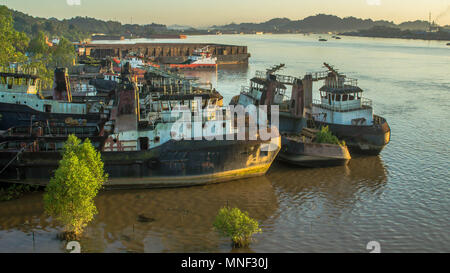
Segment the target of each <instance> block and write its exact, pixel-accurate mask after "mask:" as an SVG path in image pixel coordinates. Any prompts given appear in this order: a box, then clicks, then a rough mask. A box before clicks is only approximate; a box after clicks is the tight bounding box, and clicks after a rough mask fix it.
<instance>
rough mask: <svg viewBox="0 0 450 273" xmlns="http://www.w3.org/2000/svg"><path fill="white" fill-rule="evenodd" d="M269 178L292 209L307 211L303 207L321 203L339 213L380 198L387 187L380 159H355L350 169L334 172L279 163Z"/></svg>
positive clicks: (332, 169) (338, 168) (343, 168)
mask: <svg viewBox="0 0 450 273" xmlns="http://www.w3.org/2000/svg"><path fill="white" fill-rule="evenodd" d="M267 177H268V179H269V180H270V181H271V182H272V184H273V186H274V187H275V189H277V190H278V191H280V192H282V194H283V195H284V196H285V197H286V198H289V199H291V200H290V202H291V201H294V202H291V203H290V205H295V206H297V207H298V208H301V209H304V208H303V207H302V205H303V204H304V203H308V202H310V201H314V202H316V203H317V201H318V199H320V200H323V201H324V203H325V205H326V206H328V207H333V208H335V209H336V210H338V211H339V210H343V209H352V207H353V206H355V204H356V203H357V202H358V201H360V200H364V199H365V198H374V196H379V195H380V194H381V193H382V192H383V189H384V187H385V185H386V183H387V171H386V168H385V166H384V164H383V161H382V160H381V158H380V157H379V156H376V157H359V158H353V159H352V160H350V162H349V164H348V165H347V166H339V167H334V168H318V169H301V168H300V169H299V168H293V167H291V166H288V165H284V164H281V163H277V164H275V165H274V166H273V167H272V168H271V170H270V173H269V174H268V176H267ZM311 206H313V205H311Z"/></svg>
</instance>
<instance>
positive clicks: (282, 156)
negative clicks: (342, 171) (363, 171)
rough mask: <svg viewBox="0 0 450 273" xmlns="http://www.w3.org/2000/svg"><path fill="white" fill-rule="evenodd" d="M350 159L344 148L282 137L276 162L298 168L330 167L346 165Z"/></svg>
mask: <svg viewBox="0 0 450 273" xmlns="http://www.w3.org/2000/svg"><path fill="white" fill-rule="evenodd" d="M350 159H351V156H350V153H349V151H348V149H347V147H345V146H340V145H334V144H327V143H313V142H303V141H301V140H299V139H297V138H292V137H287V136H282V138H281V150H280V152H279V153H278V156H277V160H278V161H281V162H285V163H288V164H291V165H296V166H300V167H308V168H315V167H332V166H343V165H346V164H347V163H348V162H349V160H350Z"/></svg>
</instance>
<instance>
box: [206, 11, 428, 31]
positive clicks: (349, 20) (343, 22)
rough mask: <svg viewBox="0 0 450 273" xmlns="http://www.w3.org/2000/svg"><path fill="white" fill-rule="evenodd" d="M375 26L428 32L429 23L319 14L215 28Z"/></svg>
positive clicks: (353, 28) (341, 28) (339, 28)
mask: <svg viewBox="0 0 450 273" xmlns="http://www.w3.org/2000/svg"><path fill="white" fill-rule="evenodd" d="M374 26H384V27H396V28H400V29H402V30H406V29H410V30H426V29H427V28H428V22H426V21H414V22H405V23H401V24H399V25H396V24H395V23H394V22H389V21H384V20H379V21H373V20H371V19H359V18H356V17H345V18H340V17H338V16H334V15H326V14H317V15H314V16H309V17H306V18H304V19H302V20H290V19H288V18H275V19H271V20H269V21H266V22H263V23H241V24H234V23H233V24H229V25H224V26H214V27H213V28H215V29H218V30H223V31H224V32H227V31H235V32H244V33H248V32H255V31H256V32H260V31H262V32H271V33H296V32H343V31H357V30H362V29H369V28H372V27H374Z"/></svg>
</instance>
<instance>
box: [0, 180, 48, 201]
mask: <svg viewBox="0 0 450 273" xmlns="http://www.w3.org/2000/svg"><path fill="white" fill-rule="evenodd" d="M38 188H39V186H35V185H27V184H13V185H11V186H9V187H7V188H0V201H9V200H13V199H17V198H19V197H21V196H22V195H23V194H24V193H27V192H34V191H36V190H38Z"/></svg>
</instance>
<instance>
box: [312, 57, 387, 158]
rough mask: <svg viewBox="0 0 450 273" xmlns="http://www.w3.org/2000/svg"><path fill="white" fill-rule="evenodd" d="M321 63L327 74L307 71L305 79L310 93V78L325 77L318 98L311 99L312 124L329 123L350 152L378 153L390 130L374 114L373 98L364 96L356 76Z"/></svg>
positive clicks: (384, 122) (322, 124) (385, 143)
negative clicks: (350, 76)
mask: <svg viewBox="0 0 450 273" xmlns="http://www.w3.org/2000/svg"><path fill="white" fill-rule="evenodd" d="M324 65H325V67H326V68H327V69H328V71H329V72H328V73H323V72H322V73H315V74H309V75H306V76H305V79H304V82H305V83H306V85H305V86H307V89H306V92H308V93H312V81H316V80H325V85H324V86H322V87H321V88H320V99H319V100H313V102H312V107H311V111H310V114H311V116H312V117H313V119H314V122H315V124H316V125H318V126H320V127H322V126H328V127H329V129H330V131H331V132H333V133H334V134H335V135H336V136H337V137H338V138H340V139H343V140H345V142H346V144H347V146H348V147H349V149H350V153H352V154H353V153H355V154H365V155H378V154H379V153H380V152H381V150H382V149H383V148H384V147H385V146H386V145H387V144H388V143H389V141H390V135H391V129H390V127H389V125H388V123H387V121H386V119H384V118H383V117H380V116H377V115H375V114H374V113H373V107H372V101H371V100H369V99H366V98H363V96H362V93H363V90H362V89H361V88H359V87H358V84H357V80H356V79H351V78H347V77H346V76H345V75H344V74H341V73H339V72H337V71H336V70H335V69H334V68H333V67H332V66H330V65H329V64H327V63H324ZM308 96H310V97H312V94H310V95H308Z"/></svg>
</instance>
